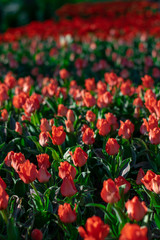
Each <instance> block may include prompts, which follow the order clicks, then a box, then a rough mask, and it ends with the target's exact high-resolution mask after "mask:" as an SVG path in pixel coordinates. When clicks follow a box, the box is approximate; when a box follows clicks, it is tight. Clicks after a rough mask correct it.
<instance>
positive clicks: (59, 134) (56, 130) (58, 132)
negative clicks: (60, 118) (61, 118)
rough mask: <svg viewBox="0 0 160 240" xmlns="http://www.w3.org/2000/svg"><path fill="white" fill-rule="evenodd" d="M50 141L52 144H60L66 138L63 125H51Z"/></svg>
mask: <svg viewBox="0 0 160 240" xmlns="http://www.w3.org/2000/svg"><path fill="white" fill-rule="evenodd" d="M51 139H52V143H53V144H54V145H62V144H63V143H64V141H65V139H66V133H65V131H64V129H63V126H59V127H56V126H53V127H52V137H51Z"/></svg>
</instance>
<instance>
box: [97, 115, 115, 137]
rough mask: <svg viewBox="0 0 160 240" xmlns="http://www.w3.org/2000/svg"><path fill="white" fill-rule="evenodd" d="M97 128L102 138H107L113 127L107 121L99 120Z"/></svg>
mask: <svg viewBox="0 0 160 240" xmlns="http://www.w3.org/2000/svg"><path fill="white" fill-rule="evenodd" d="M96 127H97V129H98V130H99V135H101V136H106V135H107V134H108V133H109V132H110V131H111V126H110V124H109V123H108V122H107V120H106V119H98V121H97V124H96Z"/></svg>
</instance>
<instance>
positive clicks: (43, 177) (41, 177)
mask: <svg viewBox="0 0 160 240" xmlns="http://www.w3.org/2000/svg"><path fill="white" fill-rule="evenodd" d="M50 177H51V174H50V173H49V172H48V171H47V169H46V168H45V167H43V166H42V167H41V168H40V169H39V171H38V174H37V179H38V181H39V182H40V183H45V182H48V181H49V179H50Z"/></svg>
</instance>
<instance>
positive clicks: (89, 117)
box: [86, 110, 96, 122]
mask: <svg viewBox="0 0 160 240" xmlns="http://www.w3.org/2000/svg"><path fill="white" fill-rule="evenodd" d="M86 120H87V121H88V122H94V121H95V120H96V114H95V113H93V112H92V111H91V110H88V111H87V113H86Z"/></svg>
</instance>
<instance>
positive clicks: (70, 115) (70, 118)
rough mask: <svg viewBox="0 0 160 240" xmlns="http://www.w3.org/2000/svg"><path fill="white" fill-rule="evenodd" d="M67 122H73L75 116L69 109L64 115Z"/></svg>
mask: <svg viewBox="0 0 160 240" xmlns="http://www.w3.org/2000/svg"><path fill="white" fill-rule="evenodd" d="M66 117H67V120H70V121H71V122H74V121H75V116H74V112H73V110H71V109H69V110H68V111H67V114H66Z"/></svg>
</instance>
